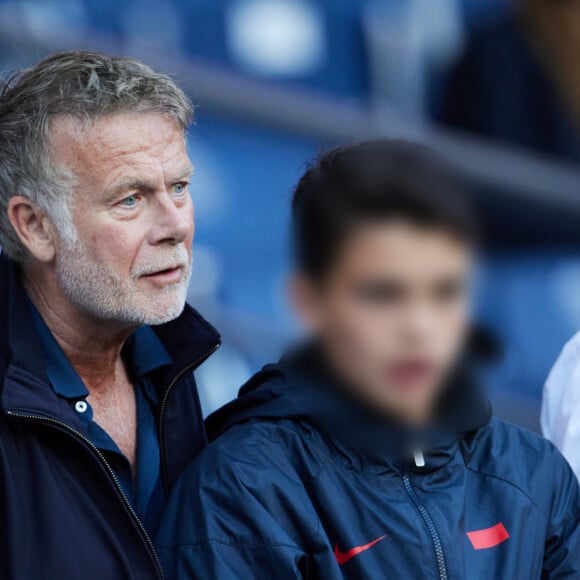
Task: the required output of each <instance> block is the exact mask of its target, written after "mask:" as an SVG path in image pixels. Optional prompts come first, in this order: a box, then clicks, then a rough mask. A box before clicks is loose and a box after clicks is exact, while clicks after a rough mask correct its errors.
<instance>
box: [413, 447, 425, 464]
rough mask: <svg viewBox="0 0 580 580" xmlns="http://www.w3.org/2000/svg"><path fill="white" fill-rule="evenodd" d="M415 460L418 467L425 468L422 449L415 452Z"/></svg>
mask: <svg viewBox="0 0 580 580" xmlns="http://www.w3.org/2000/svg"><path fill="white" fill-rule="evenodd" d="M413 459H414V460H415V465H416V466H417V467H425V457H423V451H421V449H415V450H414V451H413Z"/></svg>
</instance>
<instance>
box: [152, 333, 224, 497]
mask: <svg viewBox="0 0 580 580" xmlns="http://www.w3.org/2000/svg"><path fill="white" fill-rule="evenodd" d="M221 344H222V343H221V341H218V342H217V343H216V344H214V345H213V347H212V348H210V349H209V350H207V351H206V352H205V353H204V354H202V355H201V356H199V357H197V358H196V359H195V360H194V361H193V362H192V363H191V364H189V365H187V366H186V367H185V368H183V369H182V370H181V371H180V372H179V373H178V374H177V375H175V377H174V378H173V380H172V381H171V383H169V386H168V387H167V390H166V391H165V395H164V396H163V400H162V402H161V407H160V408H159V449H160V450H161V477H162V478H163V487H164V488H165V494H166V495H168V494H169V475H168V473H167V460H166V458H165V453H164V449H165V425H164V423H163V419H164V417H165V409H166V407H167V401H168V399H169V395H170V393H171V391H172V390H173V387H174V386H175V384H176V383H177V382H178V381H179V380H180V379H181V378H182V377H183V375H185V374H186V373H188V372H189V371H192V370H193V369H195V368H196V367H198V366H199V365H200V364H201V363H202V362H203V361H205V360H206V359H207V358H209V357H210V356H211V355H212V354H213V353H214V352H215V351H216V350H217V349H218V348H219V347H220V346H221Z"/></svg>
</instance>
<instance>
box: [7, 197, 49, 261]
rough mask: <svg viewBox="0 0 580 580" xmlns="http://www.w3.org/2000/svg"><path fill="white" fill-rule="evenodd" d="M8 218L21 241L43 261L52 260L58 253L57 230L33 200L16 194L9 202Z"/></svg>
mask: <svg viewBox="0 0 580 580" xmlns="http://www.w3.org/2000/svg"><path fill="white" fill-rule="evenodd" d="M8 219H9V220H10V223H11V224H12V227H13V228H14V229H15V230H16V233H17V234H18V237H19V238H20V241H21V242H22V243H23V244H24V246H26V248H27V249H28V251H29V252H30V253H31V254H32V255H33V256H34V257H35V258H36V259H37V260H40V261H41V262H50V261H51V260H52V259H53V258H54V256H55V253H56V245H55V242H56V235H55V234H56V232H55V230H54V226H53V224H52V221H51V220H50V219H49V218H48V216H47V215H46V214H45V213H44V212H43V211H42V210H40V209H39V208H38V207H37V206H36V205H34V203H32V201H30V200H29V199H28V198H27V197H23V196H22V195H15V196H14V197H12V198H11V199H10V201H9V202H8Z"/></svg>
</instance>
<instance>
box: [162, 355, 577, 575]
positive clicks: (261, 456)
mask: <svg viewBox="0 0 580 580" xmlns="http://www.w3.org/2000/svg"><path fill="white" fill-rule="evenodd" d="M325 376H326V374H325V373H320V372H318V370H317V367H316V365H314V366H313V365H312V364H308V365H304V364H298V365H297V364H296V363H295V362H284V361H283V362H282V363H281V364H279V365H273V366H268V367H266V368H265V369H264V370H263V371H262V372H260V373H258V374H257V375H256V376H255V377H254V378H253V379H251V380H250V382H249V383H247V384H246V385H245V386H244V387H243V388H242V389H241V392H240V396H239V398H238V399H237V400H235V401H234V402H232V403H230V404H229V405H227V406H225V407H224V408H222V409H221V410H220V411H218V412H217V413H216V414H214V415H213V416H212V417H210V419H209V420H208V432H209V434H210V438H214V437H217V439H216V440H215V441H214V442H213V443H211V444H210V445H209V447H208V448H207V449H206V450H205V451H204V452H203V453H202V454H201V455H200V457H199V458H198V459H197V460H196V461H195V462H194V464H193V465H192V466H191V468H189V469H188V470H186V472H185V473H184V475H183V476H182V478H181V479H180V481H179V482H178V483H177V485H176V488H175V490H174V491H173V494H172V497H171V498H170V501H169V504H168V508H167V510H166V514H165V518H164V522H163V524H162V528H161V532H160V535H159V536H158V548H159V553H160V555H161V559H162V564H163V565H164V566H165V567H166V570H167V573H168V575H169V576H170V577H171V578H176V579H178V580H184V579H190V578H199V579H204V580H209V579H216V580H226V579H227V580H232V579H244V580H249V579H272V578H276V579H287V578H288V579H290V578H317V579H324V580H335V579H336V580H338V579H342V578H352V579H363V578H365V579H366V578H369V579H371V578H372V579H375V578H397V579H398V578H434V579H441V580H442V579H449V580H460V579H461V580H465V579H468V580H476V579H477V580H480V579H481V580H484V579H485V580H491V579H493V580H534V579H540V578H550V579H561V578H566V579H572V578H575V579H577V578H580V494H579V487H578V483H577V481H576V479H575V477H574V475H573V473H572V472H571V469H570V467H569V466H568V464H567V463H566V461H565V460H564V459H563V458H562V456H561V455H560V454H559V452H558V451H557V450H556V449H555V448H554V447H553V445H552V444H551V443H549V442H548V441H546V440H544V439H542V438H540V437H539V436H538V435H535V434H533V433H531V432H528V431H525V430H524V429H521V428H519V427H516V426H514V425H510V424H508V423H505V422H504V421H501V420H499V419H495V418H494V419H492V418H491V414H490V408H489V404H488V403H487V401H486V400H485V399H484V398H483V397H482V396H481V395H480V394H479V393H480V391H479V390H478V389H477V388H476V387H475V386H474V385H471V384H470V383H465V384H463V383H462V382H461V381H459V382H457V385H456V386H454V387H453V388H450V389H449V391H448V397H447V401H446V403H445V404H444V406H443V409H442V411H441V416H442V418H443V424H444V425H445V426H446V428H445V429H439V430H438V433H433V434H431V435H429V436H426V439H425V440H424V441H423V442H424V443H426V445H425V446H424V447H423V448H422V449H421V451H422V455H423V459H424V461H425V465H424V466H422V467H421V466H420V465H421V454H417V455H416V456H415V459H416V460H414V456H413V453H412V451H411V449H409V451H408V452H407V451H406V450H407V447H406V445H405V444H404V442H405V441H409V442H411V439H408V438H407V436H406V435H405V434H404V433H403V430H402V429H401V428H397V427H395V426H394V424H393V423H392V422H387V421H385V420H384V419H379V418H378V417H374V416H372V414H371V413H370V412H369V411H367V410H365V409H363V407H362V406H360V405H359V404H358V403H357V402H355V401H354V400H351V399H350V398H349V396H348V395H346V392H345V391H343V390H341V389H339V388H337V386H336V385H335V384H332V382H331V381H328V380H327V379H326V378H325ZM427 441H429V443H427ZM418 442H419V441H418V440H417V441H415V443H418ZM403 450H405V451H403Z"/></svg>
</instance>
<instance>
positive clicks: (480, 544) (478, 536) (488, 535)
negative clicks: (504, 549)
mask: <svg viewBox="0 0 580 580" xmlns="http://www.w3.org/2000/svg"><path fill="white" fill-rule="evenodd" d="M467 537H468V538H469V541H470V542H471V545H472V546H473V549H474V550H487V548H495V546H499V544H501V543H503V542H505V541H506V540H508V539H509V537H510V535H509V533H508V531H507V530H506V529H505V526H504V525H503V524H502V523H501V522H500V523H499V524H496V525H495V526H492V527H491V528H485V529H484V530H475V531H473V532H467Z"/></svg>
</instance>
